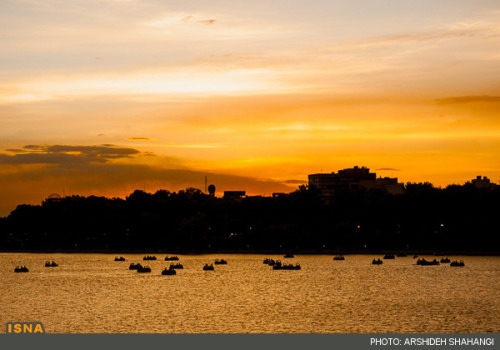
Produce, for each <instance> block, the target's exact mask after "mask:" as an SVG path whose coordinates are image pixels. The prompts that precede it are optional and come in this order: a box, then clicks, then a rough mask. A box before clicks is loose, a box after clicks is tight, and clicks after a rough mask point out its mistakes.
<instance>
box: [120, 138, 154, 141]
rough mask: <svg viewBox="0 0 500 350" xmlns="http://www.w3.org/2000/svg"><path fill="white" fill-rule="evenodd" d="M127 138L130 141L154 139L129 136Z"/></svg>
mask: <svg viewBox="0 0 500 350" xmlns="http://www.w3.org/2000/svg"><path fill="white" fill-rule="evenodd" d="M127 140H130V141H154V139H150V138H149V137H129V138H127Z"/></svg>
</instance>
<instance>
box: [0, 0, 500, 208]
mask: <svg viewBox="0 0 500 350" xmlns="http://www.w3.org/2000/svg"><path fill="white" fill-rule="evenodd" d="M0 21H1V22H2V24H3V25H2V27H1V28H0V45H1V47H2V50H0V216H5V215H7V214H8V213H9V212H10V211H11V210H13V209H14V208H15V206H16V205H17V204H21V203H32V204H38V203H40V201H42V200H43V199H44V198H46V197H47V196H48V195H49V194H51V193H54V192H57V193H60V194H62V192H63V191H65V192H66V194H69V193H68V192H69V191H71V192H72V193H73V194H81V195H90V194H96V195H106V196H109V197H112V196H125V195H128V194H130V193H131V192H132V191H133V190H134V189H136V188H139V189H145V190H147V191H156V190H157V189H160V188H163V189H169V190H174V191H178V190H180V189H183V188H186V187H197V188H200V189H203V188H204V176H205V175H208V176H209V180H208V181H209V183H214V184H215V185H216V187H217V192H218V193H221V191H224V190H237V189H243V190H246V191H247V193H248V194H263V195H269V194H271V193H272V192H289V191H292V190H294V189H296V188H297V186H298V184H300V183H301V182H302V181H303V182H307V175H308V174H312V173H318V172H333V171H337V170H339V169H344V168H350V167H352V166H355V165H359V166H366V167H369V168H370V169H372V170H373V171H376V172H377V174H378V175H381V176H391V177H398V178H399V181H400V182H409V181H411V182H421V181H429V182H432V183H433V184H435V185H436V186H446V185H448V184H454V183H457V184H463V183H465V182H466V181H469V180H471V179H473V178H475V177H476V176H477V175H483V176H487V177H489V178H490V179H491V180H492V181H493V182H495V183H499V182H500V116H499V112H498V111H499V110H500V45H498V43H499V40H500V3H499V2H498V1H496V0H495V1H493V0H490V1H487V0H479V1H478V0H453V1H451V0H442V1H438V2H430V1H413V0H412V1H410V0H402V1H394V0H380V1H376V2H375V1H368V0H364V1H360V0H357V1H356V0H355V1H349V2H345V1H333V0H332V1H326V0H320V1H315V2H314V4H311V3H310V2H306V1H302V0H301V1H298V0H287V1H260V0H258V1H252V2H247V1H232V2H227V1H222V0H215V1H210V2H207V1H201V0H186V1H182V2H166V1H160V0H141V1H139V0H99V1H97V0H85V1H84V0H75V1H62V0H5V1H2V2H0Z"/></svg>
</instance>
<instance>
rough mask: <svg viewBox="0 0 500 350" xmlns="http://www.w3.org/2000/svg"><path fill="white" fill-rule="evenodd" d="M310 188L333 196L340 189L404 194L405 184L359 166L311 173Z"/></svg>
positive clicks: (324, 194)
mask: <svg viewBox="0 0 500 350" xmlns="http://www.w3.org/2000/svg"><path fill="white" fill-rule="evenodd" d="M309 188H314V189H317V190H319V191H320V192H321V194H322V195H323V196H326V197H327V196H331V195H333V194H335V192H338V191H356V190H360V189H366V190H370V189H377V190H383V191H386V192H388V193H391V194H402V193H403V192H404V186H403V184H402V183H399V182H398V179H397V178H390V177H379V178H377V174H375V173H371V172H370V169H369V168H366V167H358V166H355V167H354V168H348V169H342V170H339V171H338V172H337V173H335V172H332V173H329V174H328V173H327V174H325V173H319V174H310V175H309Z"/></svg>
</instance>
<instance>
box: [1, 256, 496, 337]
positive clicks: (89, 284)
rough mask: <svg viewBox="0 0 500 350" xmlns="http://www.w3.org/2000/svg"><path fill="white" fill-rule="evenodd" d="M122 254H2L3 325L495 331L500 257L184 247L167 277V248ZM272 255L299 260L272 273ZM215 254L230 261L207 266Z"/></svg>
mask: <svg viewBox="0 0 500 350" xmlns="http://www.w3.org/2000/svg"><path fill="white" fill-rule="evenodd" d="M123 256H124V257H125V258H126V259H127V260H126V261H125V262H115V261H114V257H115V255H109V254H17V253H4V254H0V284H1V293H0V298H1V299H0V300H1V302H0V330H1V332H5V323H6V322H14V321H23V322H35V321H41V322H42V323H43V325H44V327H45V330H46V332H48V333H339V332H340V333H406V332H417V333H455V332H459V333H476V332H480V333H484V332H495V333H498V332H500V292H499V290H500V288H499V287H500V285H499V284H500V257H459V256H450V258H451V259H452V260H454V259H458V260H460V259H463V260H464V261H465V263H466V266H465V267H450V266H449V265H440V266H416V265H415V260H416V259H413V258H412V257H411V256H408V257H405V258H396V259H395V260H384V264H383V265H380V266H374V265H372V264H371V260H372V259H373V258H374V256H373V255H347V256H346V260H345V261H334V260H333V258H332V256H326V255H296V256H295V258H294V259H283V257H282V256H278V255H274V256H273V255H243V254H234V255H233V254H227V255H223V254H219V255H178V256H179V258H180V262H181V263H182V264H183V265H184V269H183V270H177V275H175V276H162V275H161V274H160V273H161V270H162V269H163V268H164V267H165V266H168V265H169V263H170V262H168V261H164V260H163V259H164V258H165V255H160V254H157V255H156V256H157V257H158V259H159V260H157V261H144V262H143V261H142V257H143V256H144V255H143V254H141V255H138V254H126V255H123ZM266 257H272V258H274V259H280V260H281V261H284V262H293V263H297V262H298V263H300V264H301V266H302V269H301V270H299V271H275V270H272V268H271V267H270V266H267V265H264V264H263V263H262V261H263V259H264V258H266ZM216 258H224V259H226V260H227V261H228V265H215V271H203V270H202V267H203V265H204V264H205V263H207V262H214V260H215V259H216ZM433 258H434V257H427V259H433ZM47 260H54V261H56V262H57V263H58V264H59V267H52V268H46V267H45V266H44V264H45V261H47ZM131 262H141V264H143V265H144V264H146V265H149V266H150V267H151V268H152V273H149V274H140V273H137V272H136V271H131V270H129V269H128V267H129V264H130V263H131ZM16 265H26V266H27V267H29V269H30V272H29V273H14V267H15V266H16Z"/></svg>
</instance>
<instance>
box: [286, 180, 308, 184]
mask: <svg viewBox="0 0 500 350" xmlns="http://www.w3.org/2000/svg"><path fill="white" fill-rule="evenodd" d="M307 182H308V181H307V180H286V181H284V182H283V183H285V184H290V185H301V184H305V183H307Z"/></svg>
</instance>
